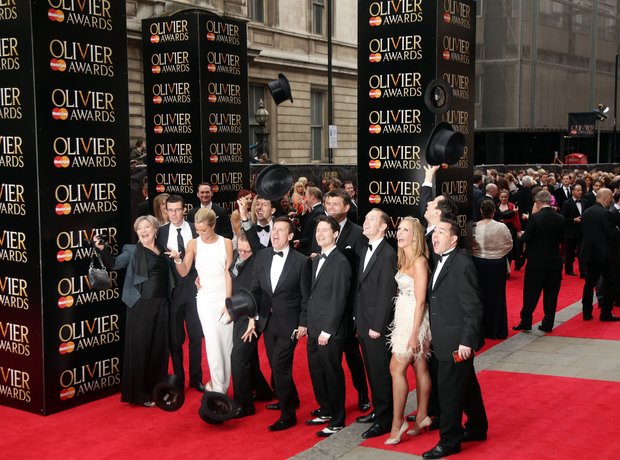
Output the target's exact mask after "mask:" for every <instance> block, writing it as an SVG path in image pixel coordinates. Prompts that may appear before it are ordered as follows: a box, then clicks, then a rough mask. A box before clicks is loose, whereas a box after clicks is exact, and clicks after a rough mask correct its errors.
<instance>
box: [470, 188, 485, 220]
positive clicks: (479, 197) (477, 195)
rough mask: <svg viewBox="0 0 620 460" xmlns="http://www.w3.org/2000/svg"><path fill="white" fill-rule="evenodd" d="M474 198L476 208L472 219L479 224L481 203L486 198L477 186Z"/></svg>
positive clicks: (474, 190) (473, 210) (474, 189)
mask: <svg viewBox="0 0 620 460" xmlns="http://www.w3.org/2000/svg"><path fill="white" fill-rule="evenodd" d="M473 198H474V199H473V202H474V206H473V209H472V213H471V218H472V220H473V221H474V222H478V221H479V220H480V202H481V201H482V200H483V198H484V192H483V191H482V190H480V189H479V188H478V187H476V186H475V185H474V186H473Z"/></svg>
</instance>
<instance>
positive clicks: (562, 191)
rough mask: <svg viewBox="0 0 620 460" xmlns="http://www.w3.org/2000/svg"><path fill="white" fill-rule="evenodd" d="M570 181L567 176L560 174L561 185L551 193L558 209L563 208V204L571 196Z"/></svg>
mask: <svg viewBox="0 0 620 460" xmlns="http://www.w3.org/2000/svg"><path fill="white" fill-rule="evenodd" d="M570 186H571V180H570V175H569V174H562V184H561V185H560V187H558V188H557V189H555V190H554V191H553V197H554V198H555V202H556V204H557V205H558V209H562V206H564V202H565V201H566V200H568V199H569V198H570V197H571V195H572V191H571V188H570Z"/></svg>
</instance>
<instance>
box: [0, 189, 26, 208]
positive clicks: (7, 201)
mask: <svg viewBox="0 0 620 460" xmlns="http://www.w3.org/2000/svg"><path fill="white" fill-rule="evenodd" d="M0 214H5V215H7V216H25V215H26V202H25V201H24V186H23V185H22V184H9V183H6V182H2V183H0Z"/></svg>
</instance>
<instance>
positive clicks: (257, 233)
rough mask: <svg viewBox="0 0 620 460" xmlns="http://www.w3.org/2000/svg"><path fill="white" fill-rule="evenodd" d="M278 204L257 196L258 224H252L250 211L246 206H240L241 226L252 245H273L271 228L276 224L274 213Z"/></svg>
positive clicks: (262, 246)
mask: <svg viewBox="0 0 620 460" xmlns="http://www.w3.org/2000/svg"><path fill="white" fill-rule="evenodd" d="M276 209H277V204H276V203H275V202H273V201H269V200H268V199H266V198H263V197H261V196H257V197H256V203H255V206H254V212H255V213H256V219H257V222H256V224H252V221H251V220H250V217H249V215H248V211H247V209H246V208H245V207H243V208H241V207H240V208H239V217H241V228H242V229H243V231H244V232H246V235H247V237H248V240H249V241H250V245H251V246H252V247H260V248H267V247H269V246H271V230H272V229H273V224H274V219H273V217H274V215H275V213H276Z"/></svg>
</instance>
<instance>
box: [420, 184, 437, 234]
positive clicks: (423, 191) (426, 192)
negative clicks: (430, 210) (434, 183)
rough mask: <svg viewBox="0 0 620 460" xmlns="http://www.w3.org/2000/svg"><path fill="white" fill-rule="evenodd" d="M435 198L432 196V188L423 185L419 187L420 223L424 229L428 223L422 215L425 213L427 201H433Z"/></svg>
mask: <svg viewBox="0 0 620 460" xmlns="http://www.w3.org/2000/svg"><path fill="white" fill-rule="evenodd" d="M434 199H435V197H434V196H433V187H429V186H427V185H423V186H422V187H420V208H419V209H420V223H421V224H422V225H423V226H424V227H428V222H427V221H426V219H425V218H424V213H425V212H426V206H427V205H428V202H429V201H433V200H434Z"/></svg>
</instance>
